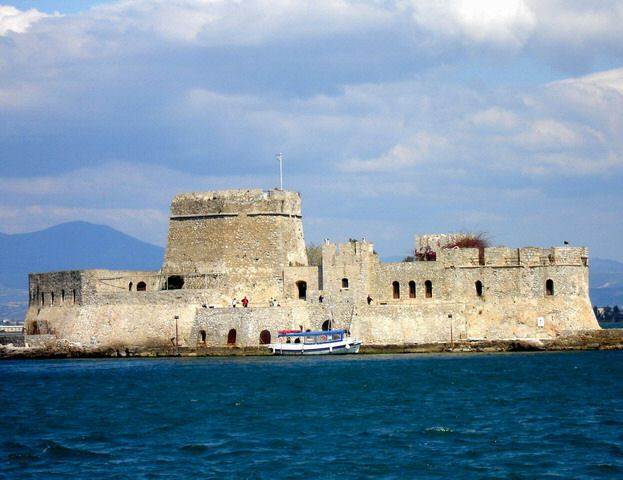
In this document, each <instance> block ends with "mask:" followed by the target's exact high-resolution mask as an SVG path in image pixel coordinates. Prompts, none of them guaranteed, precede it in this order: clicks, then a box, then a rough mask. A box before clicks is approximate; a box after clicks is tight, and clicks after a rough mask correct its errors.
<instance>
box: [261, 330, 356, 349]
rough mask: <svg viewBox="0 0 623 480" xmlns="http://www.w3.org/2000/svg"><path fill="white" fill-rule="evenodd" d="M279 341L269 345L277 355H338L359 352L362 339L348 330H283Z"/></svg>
mask: <svg viewBox="0 0 623 480" xmlns="http://www.w3.org/2000/svg"><path fill="white" fill-rule="evenodd" d="M277 340H278V341H277V343H271V344H269V345H267V347H268V348H270V349H271V350H272V352H273V353H274V354H275V355H337V354H342V353H358V352H359V347H360V346H361V340H357V339H356V338H353V337H351V336H350V332H348V331H347V330H326V331H321V332H301V331H300V330H282V331H280V332H279V335H278V336H277Z"/></svg>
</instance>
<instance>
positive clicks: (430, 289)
mask: <svg viewBox="0 0 623 480" xmlns="http://www.w3.org/2000/svg"><path fill="white" fill-rule="evenodd" d="M424 286H425V287H426V298H432V297H433V282H431V281H430V280H426V282H424Z"/></svg>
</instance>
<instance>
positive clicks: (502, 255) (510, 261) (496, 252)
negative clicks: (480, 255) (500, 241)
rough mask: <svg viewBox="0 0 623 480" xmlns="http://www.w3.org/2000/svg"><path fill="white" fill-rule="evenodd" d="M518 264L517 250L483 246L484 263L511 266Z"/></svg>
mask: <svg viewBox="0 0 623 480" xmlns="http://www.w3.org/2000/svg"><path fill="white" fill-rule="evenodd" d="M518 264H519V250H518V249H516V248H508V247H488V248H485V265H487V266H489V265H496V266H512V265H518Z"/></svg>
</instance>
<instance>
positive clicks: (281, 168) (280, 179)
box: [275, 152, 283, 190]
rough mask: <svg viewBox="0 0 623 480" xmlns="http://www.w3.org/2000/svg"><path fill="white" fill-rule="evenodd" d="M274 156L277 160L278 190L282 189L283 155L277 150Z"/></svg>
mask: <svg viewBox="0 0 623 480" xmlns="http://www.w3.org/2000/svg"><path fill="white" fill-rule="evenodd" d="M275 156H276V157H277V160H279V190H283V155H282V154H281V152H279V153H278V154H277V155H275Z"/></svg>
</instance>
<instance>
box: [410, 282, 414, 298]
mask: <svg viewBox="0 0 623 480" xmlns="http://www.w3.org/2000/svg"><path fill="white" fill-rule="evenodd" d="M409 298H415V282H414V281H413V280H411V281H410V282H409Z"/></svg>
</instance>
